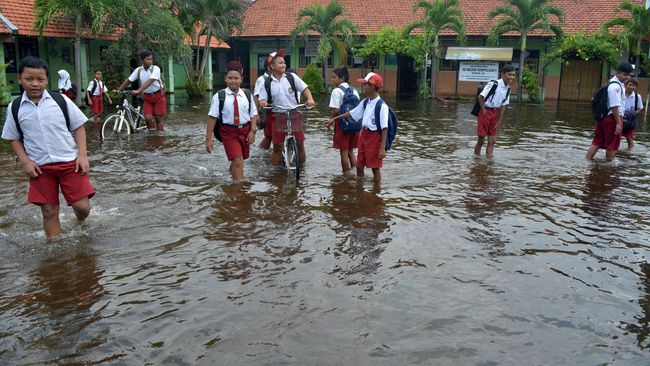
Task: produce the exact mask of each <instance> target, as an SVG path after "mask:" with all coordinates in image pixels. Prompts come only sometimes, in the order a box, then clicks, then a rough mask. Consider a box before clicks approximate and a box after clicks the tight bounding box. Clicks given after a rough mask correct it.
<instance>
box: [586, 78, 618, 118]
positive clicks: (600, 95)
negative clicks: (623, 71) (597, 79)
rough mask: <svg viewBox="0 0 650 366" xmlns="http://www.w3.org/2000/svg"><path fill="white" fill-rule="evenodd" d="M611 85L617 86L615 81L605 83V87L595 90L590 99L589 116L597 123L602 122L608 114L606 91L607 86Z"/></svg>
mask: <svg viewBox="0 0 650 366" xmlns="http://www.w3.org/2000/svg"><path fill="white" fill-rule="evenodd" d="M612 84H617V82H616V81H610V82H609V83H607V85H603V86H601V87H600V88H598V90H596V93H595V94H594V96H593V97H592V98H591V114H592V115H593V116H594V119H595V120H596V121H598V122H600V121H602V120H603V118H605V117H607V114H608V113H609V110H610V109H611V108H609V106H608V103H607V102H608V99H609V98H608V96H607V89H609V86H610V85H612Z"/></svg>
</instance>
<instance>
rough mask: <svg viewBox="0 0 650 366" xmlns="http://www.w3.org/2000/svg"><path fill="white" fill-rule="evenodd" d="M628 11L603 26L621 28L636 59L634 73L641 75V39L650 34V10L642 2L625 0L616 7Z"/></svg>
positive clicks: (619, 10)
mask: <svg viewBox="0 0 650 366" xmlns="http://www.w3.org/2000/svg"><path fill="white" fill-rule="evenodd" d="M621 12H627V13H628V14H627V15H626V16H618V17H615V18H613V19H610V20H608V21H606V22H605V23H604V24H603V28H604V29H606V30H612V28H615V27H619V28H621V32H620V35H621V36H622V37H623V39H624V41H625V44H627V45H629V46H628V47H629V48H630V51H631V52H632V54H633V55H634V56H636V60H635V62H634V64H635V65H636V67H635V68H634V75H635V76H639V70H640V69H641V41H643V39H644V38H645V37H646V36H648V34H650V10H648V9H646V8H645V6H643V5H642V4H637V3H632V2H630V1H628V0H624V1H623V2H622V3H621V5H620V6H619V7H618V9H616V13H617V14H620V13H621Z"/></svg>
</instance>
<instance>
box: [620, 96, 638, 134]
mask: <svg viewBox="0 0 650 366" xmlns="http://www.w3.org/2000/svg"><path fill="white" fill-rule="evenodd" d="M637 109H639V95H638V94H637V93H636V91H635V92H634V111H633V112H631V113H627V111H625V112H626V113H625V114H624V115H623V132H624V133H625V132H629V131H632V130H635V129H636V122H637V120H638V118H637V116H636V111H637Z"/></svg>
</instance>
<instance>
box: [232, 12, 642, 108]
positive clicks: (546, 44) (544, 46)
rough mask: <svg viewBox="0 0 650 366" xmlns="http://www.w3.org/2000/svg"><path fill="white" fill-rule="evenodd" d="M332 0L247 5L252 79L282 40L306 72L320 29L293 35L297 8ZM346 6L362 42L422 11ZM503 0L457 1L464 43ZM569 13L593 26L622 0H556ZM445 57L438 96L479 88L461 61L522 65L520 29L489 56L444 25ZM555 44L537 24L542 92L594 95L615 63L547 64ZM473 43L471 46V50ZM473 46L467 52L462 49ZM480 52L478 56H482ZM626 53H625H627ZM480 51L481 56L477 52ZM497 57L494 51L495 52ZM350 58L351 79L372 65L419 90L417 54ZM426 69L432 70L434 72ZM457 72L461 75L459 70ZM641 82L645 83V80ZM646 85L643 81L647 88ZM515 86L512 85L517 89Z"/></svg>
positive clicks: (387, 78)
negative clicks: (547, 55) (463, 25)
mask: <svg viewBox="0 0 650 366" xmlns="http://www.w3.org/2000/svg"><path fill="white" fill-rule="evenodd" d="M329 2H330V0H296V1H283V0H257V1H255V2H254V3H253V4H252V5H251V6H250V7H249V8H248V9H247V10H246V12H245V13H244V30H243V32H242V33H241V34H239V35H238V36H237V37H236V39H235V40H234V41H231V42H230V45H231V47H232V48H233V50H234V53H235V54H236V55H237V57H238V58H240V59H241V60H242V61H243V63H244V65H247V66H248V70H247V71H248V78H249V80H255V79H256V78H257V77H258V76H259V75H260V74H261V73H262V72H263V70H262V68H263V60H264V58H265V57H266V55H268V53H269V52H272V51H274V50H277V49H278V48H285V49H286V50H287V54H288V56H287V57H286V58H285V59H286V60H287V64H288V67H290V68H292V69H293V70H295V71H297V72H298V74H301V73H302V71H304V68H305V67H306V66H307V65H309V64H310V63H315V60H316V45H317V42H318V36H317V35H316V34H314V35H312V36H309V38H308V41H307V42H305V41H304V39H299V40H298V41H296V43H295V44H293V43H292V42H291V39H290V34H291V32H292V30H293V29H294V27H295V25H296V18H297V14H298V12H299V11H300V10H301V9H303V8H305V7H309V6H313V5H314V4H321V5H323V6H326V5H327V4H328V3H329ZM340 2H341V4H342V5H343V6H344V8H345V12H344V17H345V18H347V19H349V20H351V21H352V22H354V23H355V24H356V25H357V26H358V28H359V32H358V34H357V36H358V41H357V42H358V44H359V45H362V44H363V40H364V38H365V37H366V36H368V35H369V34H371V33H374V32H377V31H379V30H380V29H381V28H382V27H384V26H394V27H396V28H398V29H402V28H403V27H404V26H406V25H407V24H409V23H412V22H414V21H416V20H418V19H419V17H420V14H421V12H418V13H414V12H413V5H414V4H415V3H416V1H415V0H406V1H394V0H340ZM503 3H504V1H503V0H481V1H476V0H460V7H461V10H462V11H463V17H464V19H465V23H466V34H467V44H466V47H486V45H487V38H488V35H489V31H490V27H491V26H492V24H493V21H492V20H490V19H489V18H488V13H489V12H490V11H491V10H493V9H494V8H496V7H497V6H499V5H502V4H503ZM553 3H554V4H555V5H556V6H557V7H559V8H561V9H562V10H563V11H564V14H565V21H564V23H563V24H562V25H561V26H562V28H563V29H564V31H565V33H567V34H573V33H576V32H578V31H585V32H587V33H593V32H595V31H596V30H597V29H598V28H599V27H600V26H601V25H602V23H603V22H604V21H606V20H607V19H609V18H611V17H613V15H614V10H615V9H616V8H617V7H618V6H619V4H620V2H619V1H618V0H553ZM440 44H441V57H440V59H441V61H440V64H439V67H438V68H437V70H435V72H436V95H437V96H468V97H473V96H474V95H475V93H476V88H477V86H478V84H479V83H478V82H476V81H463V80H462V79H465V78H464V77H462V76H463V74H462V73H460V74H461V75H459V66H460V65H463V64H464V63H466V62H467V61H471V60H474V61H476V60H479V61H496V62H499V65H503V64H504V63H506V62H509V63H511V64H512V65H513V66H515V67H516V68H518V67H519V54H520V52H519V47H520V37H519V35H518V34H512V35H505V36H503V37H501V39H500V41H499V45H498V47H500V48H505V51H506V52H507V51H508V50H509V53H507V55H508V56H506V58H505V59H503V58H502V57H503V52H502V53H501V54H500V56H499V57H496V58H495V57H492V56H490V52H483V51H480V52H477V51H476V50H475V49H468V50H467V51H468V52H462V50H460V51H459V50H458V49H453V48H452V49H453V50H454V52H451V53H452V54H450V52H448V50H450V48H449V47H458V46H459V43H458V41H457V39H456V37H455V35H454V34H452V33H449V32H445V33H443V34H442V36H441V42H440ZM550 46H551V38H550V37H549V36H548V35H544V34H541V33H539V32H537V33H533V34H531V35H529V36H528V41H527V47H526V48H527V49H526V53H527V58H526V65H527V66H528V67H529V68H530V69H531V70H532V71H533V72H536V73H538V75H540V76H541V77H540V81H541V82H542V86H543V95H544V98H545V99H546V100H558V99H560V100H569V101H586V100H590V98H591V96H592V95H593V92H594V91H595V90H596V89H598V87H599V86H600V85H601V83H603V82H604V81H605V78H606V77H607V75H608V73H609V72H610V67H616V65H606V64H605V63H603V62H601V61H598V60H590V61H582V60H572V61H570V62H569V63H565V64H563V63H561V62H553V63H551V64H550V65H547V66H545V62H546V60H545V58H544V55H545V53H546V52H547V50H548V49H549V48H550ZM470 51H471V52H470ZM467 53H473V55H472V56H467V57H466V59H463V56H462V55H463V54H467ZM477 55H478V56H477ZM626 56H627V55H626ZM477 57H478V58H477ZM491 57H492V58H491ZM339 59H340V58H339V55H338V52H337V51H336V50H335V51H334V54H333V57H331V58H330V60H329V61H328V68H329V69H330V70H331V68H332V67H337V66H339V65H340V64H341V62H340V60H339ZM346 64H347V66H348V68H350V71H351V79H352V80H354V79H356V78H358V77H363V76H364V75H365V74H366V73H367V72H369V71H371V70H375V71H376V72H378V73H380V74H381V75H382V76H383V77H384V82H385V89H384V93H385V94H388V95H393V96H394V95H396V94H399V95H414V94H415V93H416V91H417V85H416V84H417V79H418V77H417V73H416V71H415V65H414V60H413V59H412V58H410V57H408V56H405V55H401V54H390V55H389V54H386V55H382V56H380V57H379V58H378V59H377V60H370V61H369V60H364V59H361V58H357V57H353V56H352V57H348V59H347V60H346ZM430 72H431V71H430V70H429V75H430ZM459 76H460V77H459ZM642 85H644V86H645V85H647V84H646V82H645V81H644V80H642ZM642 90H645V89H642ZM516 92H517V87H516V85H515V86H514V87H513V95H514V94H516Z"/></svg>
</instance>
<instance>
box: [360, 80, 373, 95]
mask: <svg viewBox="0 0 650 366" xmlns="http://www.w3.org/2000/svg"><path fill="white" fill-rule="evenodd" d="M374 92H375V87H374V86H372V85H370V84H369V83H366V84H363V95H365V96H369V95H372V94H373V93H374Z"/></svg>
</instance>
